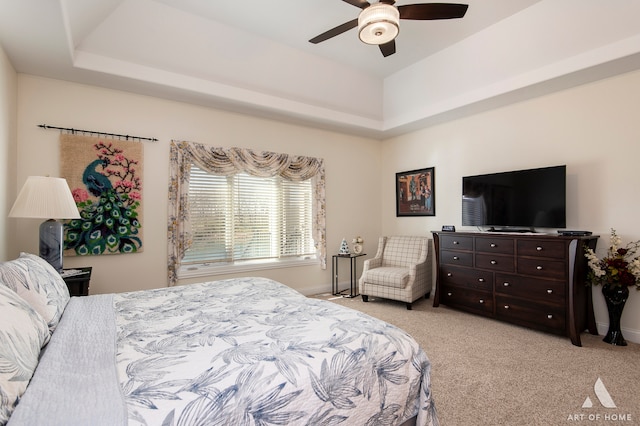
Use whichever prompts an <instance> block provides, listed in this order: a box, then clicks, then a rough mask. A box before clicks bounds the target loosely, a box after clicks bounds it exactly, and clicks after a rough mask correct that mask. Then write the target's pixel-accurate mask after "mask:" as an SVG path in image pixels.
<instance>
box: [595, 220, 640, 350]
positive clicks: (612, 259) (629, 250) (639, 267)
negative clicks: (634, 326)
mask: <svg viewBox="0 0 640 426" xmlns="http://www.w3.org/2000/svg"><path fill="white" fill-rule="evenodd" d="M621 244H622V240H621V238H620V237H619V236H618V234H616V231H615V229H611V240H610V245H609V248H608V249H607V254H606V256H605V257H603V258H602V259H600V258H598V256H596V254H595V252H594V251H593V250H592V249H590V248H587V249H586V253H585V256H586V257H587V259H588V262H589V272H588V274H587V280H588V283H589V284H591V285H600V284H602V295H603V296H604V300H605V302H606V303H607V309H608V311H609V331H608V332H607V335H606V336H605V337H604V339H603V340H604V341H605V342H607V343H611V344H612V345H619V346H626V345H627V342H626V341H625V340H624V337H623V336H622V331H621V330H620V318H621V317H622V310H623V309H624V305H625V303H626V302H627V299H628V298H629V287H632V286H635V287H636V290H640V253H638V252H639V251H640V240H639V241H633V242H630V243H628V244H627V245H625V246H622V245H621Z"/></svg>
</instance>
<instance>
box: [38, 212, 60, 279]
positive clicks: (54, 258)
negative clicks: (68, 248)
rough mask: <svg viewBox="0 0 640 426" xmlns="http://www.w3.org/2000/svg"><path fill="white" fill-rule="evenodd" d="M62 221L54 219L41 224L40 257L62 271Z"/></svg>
mask: <svg viewBox="0 0 640 426" xmlns="http://www.w3.org/2000/svg"><path fill="white" fill-rule="evenodd" d="M62 243H63V233H62V223H60V222H58V221H57V220H54V219H49V220H47V221H45V222H42V224H41V225H40V257H41V258H43V259H44V260H46V261H47V262H49V264H50V265H51V266H53V268H54V269H55V270H56V271H58V272H60V271H62Z"/></svg>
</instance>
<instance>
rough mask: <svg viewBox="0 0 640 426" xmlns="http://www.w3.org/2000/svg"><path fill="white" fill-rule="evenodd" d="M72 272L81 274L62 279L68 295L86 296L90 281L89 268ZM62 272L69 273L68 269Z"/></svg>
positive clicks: (76, 269)
mask: <svg viewBox="0 0 640 426" xmlns="http://www.w3.org/2000/svg"><path fill="white" fill-rule="evenodd" d="M73 270H75V271H81V272H79V273H77V274H74V275H70V276H63V277H62V279H63V280H64V282H65V284H67V288H68V289H69V294H70V295H71V296H88V295H89V281H91V266H88V267H85V268H73ZM62 271H69V269H63V270H62Z"/></svg>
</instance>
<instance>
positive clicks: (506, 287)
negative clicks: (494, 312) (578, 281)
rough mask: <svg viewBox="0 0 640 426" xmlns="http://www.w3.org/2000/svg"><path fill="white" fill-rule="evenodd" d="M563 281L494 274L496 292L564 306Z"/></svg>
mask: <svg viewBox="0 0 640 426" xmlns="http://www.w3.org/2000/svg"><path fill="white" fill-rule="evenodd" d="M565 287H566V286H565V282H564V281H554V280H542V279H537V278H526V277H521V276H518V275H509V274H496V287H495V291H496V294H502V295H505V296H515V297H520V298H523V299H531V300H536V301H540V302H543V303H545V304H549V305H556V306H558V307H564V306H565V300H566V294H565V291H566V290H565Z"/></svg>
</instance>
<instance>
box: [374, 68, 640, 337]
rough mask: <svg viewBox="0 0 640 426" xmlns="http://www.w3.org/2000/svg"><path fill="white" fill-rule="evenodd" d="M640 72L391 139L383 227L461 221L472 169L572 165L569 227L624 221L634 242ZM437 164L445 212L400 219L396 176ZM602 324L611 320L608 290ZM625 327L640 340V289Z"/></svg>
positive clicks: (622, 231) (638, 234)
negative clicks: (464, 191)
mask: <svg viewBox="0 0 640 426" xmlns="http://www.w3.org/2000/svg"><path fill="white" fill-rule="evenodd" d="M639 111H640V72H634V73H629V74H625V75H622V76H619V77H616V78H611V79H607V80H603V81H600V82H597V83H592V84H589V85H585V86H581V87H577V88H574V89H571V90H566V91H563V92H559V93H555V94H552V95H548V96H544V97H540V98H536V99H533V100H530V101H527V102H522V103H518V104H515V105H511V106H508V107H505V108H500V109H496V110H493V111H489V112H486V113H482V114H477V115H474V116H471V117H468V118H465V119H461V120H457V121H453V122H449V123H446V124H442V125H438V126H434V127H431V128H428V129H424V130H421V131H417V132H414V133H411V134H407V135H404V136H401V137H397V138H394V139H391V140H387V141H385V142H384V144H383V147H382V158H384V159H385V163H384V164H383V166H382V173H381V174H382V205H381V206H382V233H383V234H394V233H399V234H405V233H419V234H424V235H427V234H428V233H429V231H431V230H435V229H440V228H441V227H442V225H445V224H449V225H455V226H456V228H459V229H460V228H461V227H460V222H461V215H462V214H461V204H462V203H461V188H462V176H464V175H472V174H481V173H490V172H498V171H506V170H514V169H525V168H533V167H544V166H552V165H560V164H566V165H567V174H568V175H567V203H568V206H567V209H568V211H567V228H569V229H581V230H590V231H593V232H594V233H598V234H600V235H601V239H600V240H599V243H598V250H597V252H598V254H599V255H602V254H603V253H604V251H605V250H606V248H607V246H608V245H609V230H610V228H612V227H613V228H615V229H616V230H617V231H618V233H619V235H620V236H621V237H622V238H623V241H624V242H629V241H631V240H638V239H640V222H639V220H638V212H639V211H640V189H639V186H638V181H639V179H638V176H639V171H638V170H639V167H638V165H639V160H640V120H639V119H638V112H639ZM431 166H434V167H435V178H436V179H435V180H436V216H435V217H426V218H396V217H395V207H394V206H395V204H394V197H395V189H394V186H393V181H394V174H395V173H396V172H398V171H402V170H413V169H419V168H423V167H431ZM594 303H595V311H596V321H597V322H598V326H599V329H600V331H601V333H604V332H606V324H608V318H607V309H606V306H605V304H604V299H603V298H602V294H601V293H600V288H599V287H597V288H594ZM622 327H623V334H624V335H625V337H626V338H628V339H629V340H632V339H633V340H634V341H636V342H640V292H637V291H636V290H635V289H631V296H630V299H629V301H628V302H627V306H626V308H625V310H624V313H623V316H622Z"/></svg>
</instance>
